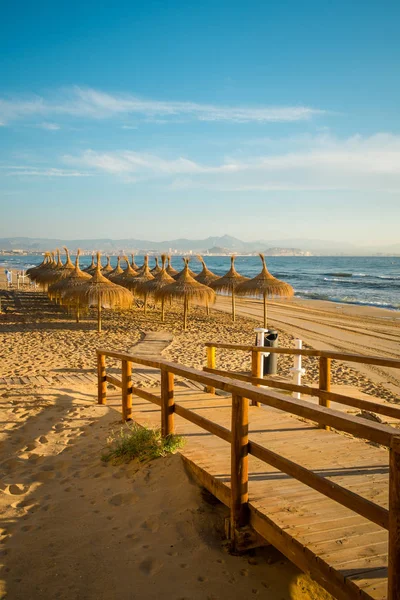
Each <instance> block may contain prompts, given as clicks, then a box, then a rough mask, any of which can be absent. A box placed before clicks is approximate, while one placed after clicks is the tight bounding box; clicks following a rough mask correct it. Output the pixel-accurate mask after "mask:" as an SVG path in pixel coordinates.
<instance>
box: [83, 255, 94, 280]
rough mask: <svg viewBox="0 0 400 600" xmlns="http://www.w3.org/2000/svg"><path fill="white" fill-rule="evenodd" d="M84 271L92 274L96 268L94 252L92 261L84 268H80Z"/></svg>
mask: <svg viewBox="0 0 400 600" xmlns="http://www.w3.org/2000/svg"><path fill="white" fill-rule="evenodd" d="M82 270H83V272H84V273H89V275H93V273H94V272H95V270H96V263H95V261H94V254H92V262H91V263H90V265H89V266H88V267H86V269H82Z"/></svg>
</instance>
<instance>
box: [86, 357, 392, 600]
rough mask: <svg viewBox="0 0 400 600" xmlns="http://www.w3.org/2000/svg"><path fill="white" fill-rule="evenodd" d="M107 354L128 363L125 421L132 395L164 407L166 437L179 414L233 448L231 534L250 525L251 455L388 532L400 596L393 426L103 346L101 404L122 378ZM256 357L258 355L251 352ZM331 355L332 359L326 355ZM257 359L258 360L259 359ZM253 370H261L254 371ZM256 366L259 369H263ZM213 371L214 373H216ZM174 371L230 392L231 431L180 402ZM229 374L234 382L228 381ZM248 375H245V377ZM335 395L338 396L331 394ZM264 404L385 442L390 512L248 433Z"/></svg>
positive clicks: (327, 396)
mask: <svg viewBox="0 0 400 600" xmlns="http://www.w3.org/2000/svg"><path fill="white" fill-rule="evenodd" d="M106 356H109V357H112V358H117V359H120V360H121V361H122V381H121V383H122V405H123V417H124V419H127V418H130V416H131V411H132V394H136V395H138V396H139V397H141V398H144V399H145V400H149V401H150V402H153V403H155V404H157V405H159V406H161V431H162V435H163V436H168V435H170V434H172V433H174V414H175V413H176V414H177V415H179V416H181V417H182V418H184V419H187V420H188V421H190V422H192V423H194V424H195V425H197V426H198V427H201V428H202V429H205V430H206V431H209V432H210V433H212V434H214V435H216V436H218V437H220V438H221V439H223V440H225V441H226V442H228V443H230V445H231V486H230V487H231V498H230V510H231V528H230V531H231V534H230V535H231V537H232V539H233V540H234V539H235V532H236V531H237V530H238V529H239V528H241V527H242V526H244V525H246V524H247V523H248V522H249V506H248V502H249V490H248V484H249V477H248V455H249V454H251V455H252V456H254V457H256V458H257V459H259V460H262V461H263V462H265V463H267V464H269V465H271V466H272V467H274V468H276V469H278V470H280V471H281V472H283V473H286V474H287V475H289V476H291V477H293V478H295V479H297V480H298V481H300V482H302V483H303V484H304V485H307V486H308V487H311V488H312V489H315V490H316V491H318V492H320V493H322V494H323V495H325V496H327V497H329V498H331V499H332V500H334V501H336V502H338V503H339V504H341V505H343V506H345V507H347V508H348V509H350V510H352V511H354V512H356V513H358V514H360V515H362V516H363V517H365V518H366V519H368V520H369V521H372V522H374V523H376V524H378V525H379V526H381V527H383V528H385V529H388V530H389V579H388V600H395V599H396V600H397V599H398V597H399V594H400V492H399V489H400V436H399V435H398V431H397V430H396V429H394V428H392V427H389V426H387V425H381V424H378V423H366V422H365V421H363V419H360V418H358V417H353V416H350V415H346V414H343V413H339V412H337V411H334V410H332V409H330V408H327V407H326V406H325V405H321V406H312V405H310V404H309V403H307V402H304V401H302V400H297V399H294V398H287V397H284V396H283V395H282V394H278V393H274V392H271V391H270V390H268V389H267V390H266V389H263V388H259V387H256V385H263V384H265V383H268V382H266V380H264V379H262V378H260V377H251V378H250V379H251V380H252V381H253V383H256V385H251V384H248V383H240V381H238V379H236V380H234V379H233V378H232V376H233V373H225V375H228V376H225V377H222V376H221V375H217V374H215V372H213V371H216V369H208V371H209V372H207V373H206V372H202V371H198V370H196V369H192V368H190V367H185V366H181V365H178V364H175V363H170V362H168V361H165V360H163V359H158V360H154V359H148V358H143V357H140V356H135V355H132V354H126V353H119V352H113V351H108V350H97V359H98V392H99V395H98V402H99V404H105V403H106V385H107V381H112V382H114V383H115V382H116V381H118V382H119V380H117V379H116V378H114V377H112V376H107V374H106V365H105V357H106ZM254 356H256V355H255V354H253V357H254ZM325 358H328V357H325ZM253 360H254V361H255V359H254V358H253ZM133 363H136V364H140V365H144V366H150V367H153V368H156V369H160V370H161V398H159V397H158V396H156V395H155V394H151V393H149V392H146V391H145V390H142V389H140V388H136V387H134V386H132V380H131V373H132V369H131V366H132V364H133ZM254 370H256V369H255V368H254ZM257 370H258V368H257ZM210 371H212V372H210ZM174 375H177V376H180V377H184V378H187V379H189V380H191V381H196V382H199V383H202V384H205V385H206V386H207V387H208V389H221V390H224V391H227V392H230V393H231V394H232V424H231V431H229V430H227V429H226V428H225V427H222V426H221V425H218V424H217V423H214V422H212V421H210V420H209V419H206V418H205V417H203V416H201V415H198V414H197V413H195V412H193V411H191V410H189V409H187V408H185V407H183V406H181V405H180V404H177V403H175V398H174ZM229 377H231V379H230V378H229ZM242 377H243V376H242ZM328 383H329V382H326V381H323V386H322V388H329V385H328ZM295 387H296V388H299V387H301V388H303V387H307V389H308V390H309V391H308V393H313V394H314V393H315V392H318V393H319V394H320V395H319V397H320V398H321V396H322V394H324V395H325V398H323V400H324V401H325V402H326V400H330V399H331V397H332V394H331V393H330V392H329V391H325V390H324V389H321V385H320V387H319V388H318V389H317V388H311V387H308V386H295ZM333 396H335V397H337V396H339V397H340V395H339V394H333ZM247 399H249V400H250V401H252V402H253V403H256V402H259V403H261V404H266V405H268V406H272V407H274V408H277V409H279V410H283V411H286V412H289V413H292V414H295V415H297V416H300V417H304V418H307V419H311V420H313V421H316V422H317V423H319V424H322V425H325V426H331V427H334V428H335V429H339V430H342V431H346V432H348V433H352V434H353V435H356V436H358V437H362V438H365V439H369V440H371V441H374V442H377V443H379V444H383V445H385V446H387V447H389V448H390V479H389V510H386V509H385V508H383V507H382V506H379V505H377V504H375V503H374V502H371V501H370V500H367V499H366V498H363V497H362V496H360V495H358V494H355V493H354V492H351V491H350V490H348V489H346V488H344V487H342V486H340V485H338V484H336V483H334V482H332V481H330V480H328V479H326V478H325V477H322V476H321V475H318V474H317V473H315V472H314V471H311V470H308V469H306V468H305V467H302V466H301V465H298V464H297V463H294V462H293V461H291V460H289V459H287V458H285V457H283V456H281V455H279V454H276V453H275V452H273V451H271V450H269V449H267V448H265V447H263V446H261V445H260V444H258V443H256V442H254V441H252V440H250V439H249V437H248V431H249V419H248V405H249V403H248V400H247Z"/></svg>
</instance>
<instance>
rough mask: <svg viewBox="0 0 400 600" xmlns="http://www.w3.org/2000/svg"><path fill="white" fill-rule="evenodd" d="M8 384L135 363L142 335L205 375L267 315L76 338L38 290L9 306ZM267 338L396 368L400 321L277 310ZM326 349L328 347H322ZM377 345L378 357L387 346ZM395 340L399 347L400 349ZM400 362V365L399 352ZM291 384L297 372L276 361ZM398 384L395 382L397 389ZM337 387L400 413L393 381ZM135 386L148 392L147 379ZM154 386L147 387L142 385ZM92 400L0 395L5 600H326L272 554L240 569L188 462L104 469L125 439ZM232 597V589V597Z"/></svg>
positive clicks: (342, 372)
mask: <svg viewBox="0 0 400 600" xmlns="http://www.w3.org/2000/svg"><path fill="white" fill-rule="evenodd" d="M2 301H3V303H2V304H3V313H2V314H1V315H0V360H1V372H0V377H11V376H15V377H23V376H26V375H27V376H35V375H39V376H43V377H46V379H47V381H49V382H51V380H52V377H55V376H56V375H57V374H60V373H64V374H67V375H70V376H73V375H74V374H77V373H94V372H95V366H96V363H95V349H96V348H98V347H100V346H106V347H107V348H109V349H111V348H114V349H117V350H127V351H129V350H131V349H132V348H133V346H134V344H135V343H136V342H137V341H138V340H140V339H141V338H142V337H143V335H144V332H146V331H161V330H163V331H168V332H170V333H171V334H172V335H173V341H172V343H171V345H170V346H169V347H168V349H167V350H166V351H165V353H164V356H165V357H166V358H168V359H170V360H174V361H178V362H181V363H184V364H186V365H191V366H195V367H198V368H201V367H202V366H203V365H204V364H205V350H204V343H205V342H206V341H226V340H228V341H229V342H237V343H246V344H249V343H252V342H253V340H254V327H256V326H257V325H259V321H260V319H261V313H262V306H261V303H259V302H256V301H242V300H239V301H238V318H237V321H236V323H232V321H231V317H230V315H229V314H228V312H229V307H230V301H229V300H228V299H221V298H219V299H218V301H217V304H216V308H217V309H218V310H212V313H211V316H210V317H207V315H206V313H205V309H204V308H202V307H193V308H192V309H191V311H190V324H189V327H190V328H189V330H188V331H186V332H185V331H183V330H182V312H181V307H180V306H175V305H174V306H172V307H170V308H169V309H168V311H167V318H166V322H165V323H160V312H159V309H158V307H155V308H151V309H150V310H149V312H148V315H147V317H144V315H143V311H142V310H141V309H137V308H135V309H133V310H132V311H128V312H119V311H115V312H111V311H110V312H108V311H105V313H104V331H103V332H102V333H101V334H98V333H97V332H96V327H95V323H96V317H95V313H91V314H90V315H89V316H88V317H85V318H84V319H83V320H82V322H81V323H79V324H77V323H76V322H75V320H74V318H73V317H72V316H68V315H66V314H65V311H63V310H62V309H60V308H59V307H57V306H55V305H54V304H52V303H50V302H49V301H48V299H47V296H46V295H45V294H37V293H33V292H32V291H30V290H20V291H16V290H14V291H11V293H4V286H3V292H2ZM269 317H270V321H269V323H270V326H272V327H275V328H276V329H277V330H278V331H279V333H280V345H281V346H293V344H294V339H295V337H298V336H301V337H302V339H303V340H304V342H305V344H306V345H308V346H310V347H316V348H318V347H323V346H324V340H325V339H326V341H327V343H326V346H324V347H331V348H335V349H339V348H343V349H345V350H347V351H359V352H360V351H362V349H363V351H364V352H367V351H369V352H371V351H372V348H376V352H377V353H378V354H382V355H384V356H398V354H397V355H396V343H398V339H399V336H400V320H399V316H398V315H397V313H393V312H389V311H378V310H373V309H367V308H362V309H359V307H347V306H346V307H343V306H341V307H337V306H335V305H332V306H331V305H330V303H326V305H325V304H322V303H313V302H312V301H310V302H301V301H300V302H298V301H292V302H290V303H286V302H285V303H271V304H270V307H269ZM324 336H326V337H324ZM378 340H379V343H378ZM396 340H397V341H396ZM397 352H398V351H397ZM279 361H280V362H279V373H280V374H282V375H289V369H290V367H291V366H292V362H291V359H289V358H285V357H282V358H280V359H279ZM304 366H305V367H306V369H307V373H306V376H305V378H304V381H306V382H313V381H316V378H317V364H316V363H315V362H313V361H312V359H309V360H308V361H307V360H305V361H304ZM218 367H220V368H225V369H229V370H245V369H248V368H249V367H250V362H249V357H248V356H245V355H244V354H243V353H231V352H223V351H221V352H220V353H219V354H218ZM389 375H390V377H389ZM332 378H333V380H334V381H336V382H337V383H341V384H343V385H351V386H355V387H356V388H357V389H359V390H361V391H363V392H364V393H367V394H370V395H372V396H375V397H380V398H383V399H386V400H388V401H391V402H395V401H396V400H397V396H396V390H397V389H398V388H397V387H396V386H397V385H398V381H397V380H396V374H389V373H388V374H385V373H382V372H376V371H370V370H365V369H363V370H360V369H359V368H358V367H357V369H355V368H353V367H349V366H347V365H344V364H339V363H338V364H334V365H333V369H332ZM135 383H136V384H137V385H143V381H141V379H140V377H137V378H136V379H135ZM146 385H148V383H146ZM95 394H96V388H95V386H94V385H92V386H90V385H89V386H80V385H78V384H73V385H72V384H71V385H70V386H64V387H60V386H58V387H57V386H56V385H53V386H48V387H46V386H36V388H32V387H31V386H23V385H21V386H10V385H7V384H6V385H3V386H2V387H1V389H0V396H1V407H2V411H3V412H2V414H3V422H4V424H5V426H4V428H3V433H2V436H1V449H2V452H1V465H2V476H1V497H0V502H1V512H2V529H1V534H2V537H1V542H2V550H1V558H2V582H1V586H2V589H1V592H0V597H2V598H6V597H7V598H13V599H15V600H19V599H21V600H22V599H25V598H30V599H32V600H36V599H39V598H40V599H49V600H50V599H51V600H52V599H53V598H76V599H78V598H79V599H83V598H87V599H89V598H90V599H91V598H100V599H103V598H104V600H106V599H108V598H110V597H113V594H114V593H115V590H118V597H119V598H124V599H125V598H126V599H131V598H138V597H143V598H154V599H155V598H160V597H165V598H176V599H177V600H178V599H183V598H187V599H189V598H190V599H199V600H200V599H203V598H209V599H215V600H216V599H219V598H220V599H222V598H225V597H227V596H226V594H227V591H229V597H231V598H238V599H239V598H240V599H243V598H245V599H247V598H253V597H257V596H260V597H268V598H271V599H273V600H275V599H277V600H288V599H295V600H300V599H304V600H306V599H307V600H308V599H311V600H314V599H315V600H317V599H321V600H323V599H325V598H328V597H329V596H328V595H327V594H326V593H325V592H324V591H322V590H321V589H320V588H319V587H318V586H316V585H315V584H314V583H313V582H312V581H311V580H310V579H309V578H308V577H306V576H305V575H303V574H301V573H300V572H299V571H298V570H297V569H296V568H295V567H294V566H293V565H291V564H290V563H289V562H288V561H287V560H286V559H284V558H283V557H282V556H281V555H280V554H279V553H278V552H277V551H275V550H274V549H273V548H272V547H270V548H264V549H260V550H257V551H253V552H252V553H251V554H249V555H245V556H240V557H237V556H231V555H230V554H229V553H228V552H227V549H226V545H225V544H224V536H223V529H222V528H223V518H224V516H226V511H225V509H224V508H223V506H222V505H220V504H215V502H214V503H213V502H212V500H211V498H210V497H208V496H207V495H204V494H202V493H201V490H200V488H198V486H197V485H195V484H194V483H193V482H191V481H190V479H189V477H188V475H187V474H186V472H185V470H184V468H183V465H182V463H181V459H180V457H179V455H176V456H172V457H169V458H167V459H158V460H157V461H155V462H154V463H151V464H147V465H145V466H141V467H139V466H138V465H137V464H136V463H131V464H127V465H120V466H112V465H105V463H103V462H102V461H101V453H102V450H103V449H104V447H105V445H106V440H107V437H108V436H109V435H110V433H111V432H112V431H115V430H118V428H119V427H120V425H121V422H120V414H119V413H118V412H116V410H115V409H114V408H113V407H112V406H110V407H99V406H96V404H95ZM225 585H226V586H227V587H225V588H223V586H225Z"/></svg>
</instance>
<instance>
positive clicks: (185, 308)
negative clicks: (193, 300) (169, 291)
mask: <svg viewBox="0 0 400 600" xmlns="http://www.w3.org/2000/svg"><path fill="white" fill-rule="evenodd" d="M187 308H188V307H187V297H186V296H185V299H184V301H183V328H184V329H185V331H186V329H187Z"/></svg>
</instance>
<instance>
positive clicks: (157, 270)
mask: <svg viewBox="0 0 400 600" xmlns="http://www.w3.org/2000/svg"><path fill="white" fill-rule="evenodd" d="M154 260H155V261H156V266H155V267H153V268H152V269H150V273H151V274H152V275H154V277H155V276H156V275H158V274H159V273H161V267H160V265H159V264H158V256H155V257H154Z"/></svg>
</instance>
